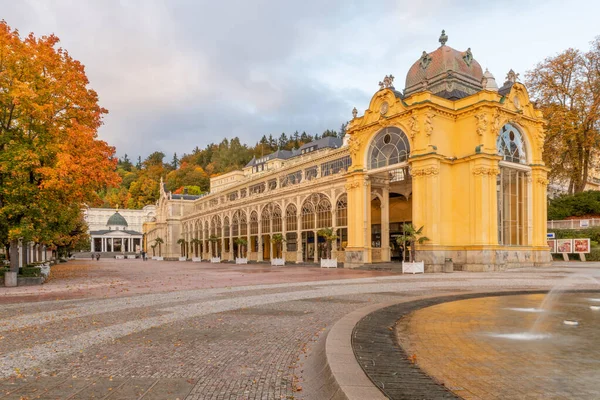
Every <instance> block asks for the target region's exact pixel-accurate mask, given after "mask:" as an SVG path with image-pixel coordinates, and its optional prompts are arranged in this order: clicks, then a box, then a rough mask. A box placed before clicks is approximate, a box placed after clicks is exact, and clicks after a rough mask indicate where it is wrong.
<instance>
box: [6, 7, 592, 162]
mask: <svg viewBox="0 0 600 400" xmlns="http://www.w3.org/2000/svg"><path fill="white" fill-rule="evenodd" d="M578 2H580V3H581V7H579V6H578V5H577V3H578ZM584 3H585V2H584V1H583V0H577V1H574V2H572V4H571V6H570V7H569V8H568V9H565V7H564V6H563V5H562V3H561V2H559V1H558V0H551V1H549V2H546V3H544V5H543V6H540V5H539V4H538V3H536V2H533V1H529V2H528V1H516V0H514V1H510V0H507V1H505V2H501V3H489V2H480V1H460V2H459V1H450V0H431V1H428V2H415V1H377V2H368V3H367V2H359V1H347V0H346V1H341V0H331V1H325V2H324V1H322V0H305V1H303V2H283V1H275V0H255V1H246V0H229V1H220V2H214V1H192V0H188V1H186V0H180V1H166V0H130V1H117V0H103V1H74V0H72V1H69V0H24V1H18V2H15V1H12V0H0V8H1V9H2V10H3V18H5V19H6V21H7V22H8V23H9V25H11V26H12V27H14V28H18V29H19V30H20V31H21V32H23V33H26V32H29V31H33V32H34V33H35V34H36V35H38V36H39V35H44V34H49V33H55V34H57V36H59V37H60V38H61V45H62V46H63V47H64V48H66V49H67V50H68V51H69V52H70V53H71V55H72V56H73V57H75V58H77V59H78V60H80V61H82V62H83V64H84V65H86V71H87V73H88V77H89V79H90V82H91V84H90V85H91V87H93V88H94V89H95V90H96V91H97V92H98V94H99V96H100V101H101V103H102V105H103V106H104V107H106V108H108V109H109V111H110V113H109V115H108V116H107V117H106V118H105V124H104V126H102V128H101V129H100V131H99V136H100V137H101V138H102V139H104V140H106V141H108V142H109V143H110V144H111V145H114V146H116V147H117V152H118V154H119V155H122V154H124V153H128V154H129V156H130V158H134V157H136V156H137V155H142V156H146V155H147V154H149V153H151V152H152V151H155V150H160V151H163V152H165V153H167V155H168V154H170V153H172V152H177V153H178V154H182V153H184V152H190V151H192V149H193V148H194V147H196V146H199V147H203V146H205V145H206V144H208V143H211V142H219V141H221V140H222V139H223V138H225V137H228V138H230V137H233V136H239V137H240V138H241V139H242V141H245V142H248V143H254V142H256V141H258V140H259V139H260V137H261V136H262V135H264V134H266V135H269V134H272V135H274V136H275V135H277V136H279V135H280V134H281V132H286V133H292V132H293V131H295V130H299V131H303V130H305V131H307V132H309V133H320V132H322V131H324V130H325V129H338V128H339V126H340V125H341V123H343V122H345V121H346V120H348V119H349V118H350V115H351V114H350V110H351V109H352V107H354V106H356V107H357V108H358V109H359V110H362V109H365V108H366V107H367V106H368V103H369V100H370V97H371V96H372V94H373V93H374V92H375V91H376V90H377V88H378V87H377V82H378V81H379V80H381V78H382V77H383V76H384V75H386V74H389V73H392V74H394V75H395V76H396V87H397V88H399V89H402V88H403V86H404V76H405V74H406V72H407V71H408V69H409V68H410V66H411V65H412V63H413V62H415V61H416V60H417V59H418V58H419V56H420V54H421V52H422V51H423V50H427V51H432V50H434V49H435V48H436V47H437V46H438V43H437V39H438V36H439V33H440V31H441V29H446V31H447V33H448V35H449V37H450V40H449V42H448V44H449V45H451V46H453V47H455V48H457V49H460V50H465V49H466V48H467V47H471V49H472V51H473V54H474V56H475V58H476V59H477V60H478V61H479V62H480V63H481V64H482V66H484V68H485V67H489V68H490V70H491V71H492V72H493V73H494V74H495V75H496V78H497V80H498V81H500V82H501V81H502V80H503V78H504V75H505V74H506V71H508V69H509V68H513V69H515V70H516V71H519V72H522V73H523V72H525V70H526V69H529V68H531V67H532V66H533V65H534V64H535V63H536V62H538V61H541V60H542V59H543V58H545V57H547V56H550V55H552V54H554V53H556V52H559V51H561V50H563V49H565V48H566V47H579V48H586V47H587V42H589V41H590V40H592V39H593V37H594V36H595V35H596V33H595V32H594V27H595V21H594V15H595V14H596V13H597V11H598V8H599V6H598V5H594V4H584ZM582 7H583V8H585V9H586V10H587V12H586V13H585V14H583V15H581V13H579V12H578V11H577V10H580V9H581V8H582ZM555 20H558V21H560V22H561V27H562V28H561V32H560V33H552V32H548V28H547V27H548V26H551V25H552V21H555Z"/></svg>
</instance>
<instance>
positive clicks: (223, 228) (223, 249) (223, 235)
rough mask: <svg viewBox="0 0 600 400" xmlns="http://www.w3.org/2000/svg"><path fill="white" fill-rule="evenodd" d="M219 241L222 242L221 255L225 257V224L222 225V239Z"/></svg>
mask: <svg viewBox="0 0 600 400" xmlns="http://www.w3.org/2000/svg"><path fill="white" fill-rule="evenodd" d="M221 221H222V220H221ZM219 243H220V244H221V257H223V256H224V255H225V225H222V226H221V240H219Z"/></svg>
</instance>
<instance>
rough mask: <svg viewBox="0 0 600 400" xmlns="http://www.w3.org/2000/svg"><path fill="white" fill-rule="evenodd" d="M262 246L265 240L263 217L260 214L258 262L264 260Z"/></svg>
mask: <svg viewBox="0 0 600 400" xmlns="http://www.w3.org/2000/svg"><path fill="white" fill-rule="evenodd" d="M262 246H263V240H262V217H261V216H260V215H259V216H258V255H257V257H256V258H257V260H256V261H258V262H261V261H264V259H263V252H262Z"/></svg>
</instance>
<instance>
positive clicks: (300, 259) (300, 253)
mask: <svg viewBox="0 0 600 400" xmlns="http://www.w3.org/2000/svg"><path fill="white" fill-rule="evenodd" d="M296 212H297V213H298V215H296V262H297V263H301V262H303V261H304V252H303V250H302V212H301V210H300V209H297V210H296Z"/></svg>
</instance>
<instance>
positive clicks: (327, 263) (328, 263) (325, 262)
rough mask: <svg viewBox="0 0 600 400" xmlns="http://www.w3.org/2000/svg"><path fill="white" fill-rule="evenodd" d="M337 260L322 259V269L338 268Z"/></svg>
mask: <svg viewBox="0 0 600 400" xmlns="http://www.w3.org/2000/svg"><path fill="white" fill-rule="evenodd" d="M337 264H338V262H337V258H331V259H330V258H321V268H337Z"/></svg>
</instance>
